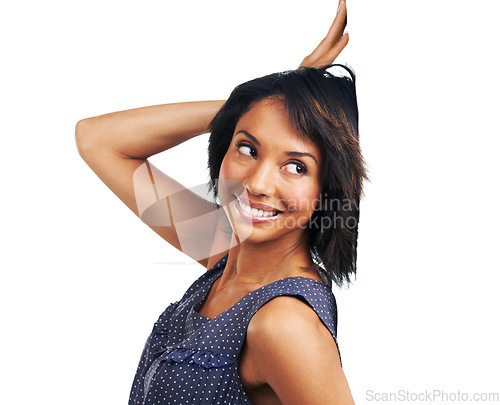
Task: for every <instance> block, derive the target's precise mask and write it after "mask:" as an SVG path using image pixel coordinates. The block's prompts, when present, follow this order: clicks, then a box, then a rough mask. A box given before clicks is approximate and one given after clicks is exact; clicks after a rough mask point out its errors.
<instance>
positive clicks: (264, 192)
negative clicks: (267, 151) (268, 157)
mask: <svg viewBox="0 0 500 405" xmlns="http://www.w3.org/2000/svg"><path fill="white" fill-rule="evenodd" d="M273 169H274V168H273V165H272V164H270V163H264V162H262V163H259V164H257V165H254V166H253V167H252V169H251V172H250V174H249V175H248V176H247V177H246V179H245V181H244V182H243V183H244V184H245V188H246V189H247V191H248V192H249V193H250V194H252V195H255V196H272V195H274V193H275V191H276V182H275V178H274V173H273Z"/></svg>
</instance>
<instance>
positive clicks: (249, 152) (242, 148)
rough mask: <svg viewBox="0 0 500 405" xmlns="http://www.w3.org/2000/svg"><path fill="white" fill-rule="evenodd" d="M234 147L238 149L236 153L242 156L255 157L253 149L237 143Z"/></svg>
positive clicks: (255, 152)
mask: <svg viewBox="0 0 500 405" xmlns="http://www.w3.org/2000/svg"><path fill="white" fill-rule="evenodd" d="M236 147H237V148H238V152H239V153H241V154H242V155H246V156H250V157H255V156H257V151H256V150H255V148H253V147H252V146H250V145H248V144H246V143H239V144H237V145H236Z"/></svg>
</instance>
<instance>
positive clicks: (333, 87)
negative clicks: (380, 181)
mask: <svg viewBox="0 0 500 405" xmlns="http://www.w3.org/2000/svg"><path fill="white" fill-rule="evenodd" d="M345 22H346V9H345V3H344V2H343V1H342V2H340V4H339V8H338V11H337V16H336V18H335V20H334V22H333V24H332V26H331V28H330V30H329V32H328V34H327V36H326V37H325V39H324V40H323V41H322V42H321V43H320V44H319V46H318V47H317V48H316V49H315V51H314V52H313V53H312V54H311V55H309V56H308V57H306V58H305V59H304V61H303V62H302V63H301V68H300V69H298V70H296V71H289V72H285V73H278V74H274V75H269V76H265V77H263V78H259V79H255V80H252V81H250V82H247V83H244V84H242V85H240V86H238V87H237V88H236V89H235V90H234V91H233V93H232V94H231V96H230V97H229V99H228V100H227V102H225V101H203V102H192V103H178V104H168V105H160V106H152V107H145V108H140V109H135V110H129V111H122V112H117V113H112V114H107V115H103V116H100V117H94V118H89V119H85V120H82V121H80V122H79V123H78V124H77V128H76V139H77V145H78V149H79V152H80V154H81V156H82V157H83V159H84V160H85V161H86V162H87V163H88V165H89V166H90V167H91V168H92V170H93V171H94V172H95V173H96V174H97V175H98V176H99V177H100V178H101V180H102V181H103V182H104V183H105V184H106V185H107V186H108V187H109V188H110V189H111V190H112V191H113V192H114V193H115V194H116V195H117V196H118V197H119V198H120V199H121V200H122V201H123V202H124V203H125V204H126V205H127V206H128V207H129V208H130V209H131V210H132V211H133V212H134V213H135V214H136V215H138V216H139V217H141V219H142V220H143V221H144V222H146V223H147V224H148V225H149V226H150V227H151V228H152V229H153V230H154V231H155V232H157V233H158V234H159V235H160V236H161V237H162V238H164V239H165V240H166V241H167V242H169V243H170V244H172V245H173V246H175V247H177V248H178V249H180V250H181V251H183V252H184V253H186V254H187V255H188V256H190V257H192V258H193V259H194V260H196V261H198V262H199V263H200V264H202V265H203V266H204V267H206V268H207V270H208V271H207V272H206V273H205V274H203V275H202V276H201V277H200V278H199V279H198V280H196V281H195V282H194V283H193V285H192V286H191V287H190V288H189V289H188V291H187V292H186V293H185V294H184V296H183V297H182V299H180V300H179V301H177V302H175V303H172V304H171V305H170V306H169V307H167V309H166V310H165V311H164V312H163V313H162V314H161V316H160V317H159V319H158V321H157V322H156V323H155V325H154V327H153V330H152V332H151V335H150V336H149V338H148V340H147V342H146V345H145V347H144V351H143V353H142V356H141V361H140V363H139V366H138V369H137V373H136V376H135V379H134V383H133V386H132V390H131V394H130V400H129V404H134V405H135V404H171V403H175V404H197V403H202V404H212V403H214V404H215V403H217V404H219V403H221V404H223V403H226V404H240V403H253V404H322V405H323V404H330V403H336V404H352V403H353V400H352V396H351V393H350V390H349V387H348V384H347V381H346V379H345V376H344V373H343V371H342V367H341V362H340V354H339V351H338V346H337V341H336V306H335V298H334V296H333V294H332V292H331V285H332V281H335V282H337V283H338V284H341V283H342V281H344V280H346V281H349V275H350V274H352V273H354V272H355V263H356V241H357V219H358V217H359V211H358V209H357V203H358V202H359V198H360V196H361V193H362V180H363V178H365V177H366V175H365V171H364V165H363V160H362V157H361V153H360V149H359V144H358V139H357V106H356V97H355V90H354V75H353V74H352V72H350V71H348V73H349V74H350V76H351V78H348V77H336V76H333V75H331V74H329V73H328V72H327V70H326V68H322V67H324V66H326V65H329V64H331V63H332V62H333V60H334V59H335V58H336V57H337V55H338V54H339V53H340V51H341V50H342V49H343V48H344V47H345V45H346V43H347V40H348V38H347V34H345V35H343V31H344V27H345ZM207 130H210V132H211V137H210V143H209V169H210V175H211V180H212V181H211V185H212V188H213V191H214V192H215V195H216V196H217V197H218V200H219V203H218V204H214V203H211V202H208V201H207V200H205V199H203V198H200V197H199V196H197V195H196V194H195V193H193V192H192V191H190V190H187V189H186V188H184V187H183V186H182V185H180V184H179V183H177V182H175V181H174V180H172V179H171V178H169V177H168V176H166V175H165V174H163V173H161V172H160V171H159V170H158V169H156V168H155V167H154V166H153V165H151V164H150V163H149V162H148V161H147V158H148V157H150V156H152V155H154V154H157V153H159V152H162V151H164V150H166V149H169V148H172V147H174V146H176V145H178V144H180V143H182V142H184V141H186V140H188V139H190V138H192V137H194V136H197V135H200V134H203V133H206V132H207ZM221 208H222V209H221ZM326 220H328V221H326Z"/></svg>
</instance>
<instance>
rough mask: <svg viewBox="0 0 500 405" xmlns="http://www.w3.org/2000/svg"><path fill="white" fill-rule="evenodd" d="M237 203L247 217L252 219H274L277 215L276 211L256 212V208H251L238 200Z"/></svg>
mask: <svg viewBox="0 0 500 405" xmlns="http://www.w3.org/2000/svg"><path fill="white" fill-rule="evenodd" d="M238 203H239V204H240V207H241V208H242V209H243V211H245V212H246V213H247V214H249V215H253V216H254V217H262V218H266V217H274V216H276V215H278V211H264V210H258V209H256V208H251V207H250V206H249V205H245V204H243V203H242V202H241V201H240V200H238Z"/></svg>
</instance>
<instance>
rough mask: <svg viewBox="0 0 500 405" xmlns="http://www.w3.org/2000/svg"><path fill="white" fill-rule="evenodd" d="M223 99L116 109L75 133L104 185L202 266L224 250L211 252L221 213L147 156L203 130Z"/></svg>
mask: <svg viewBox="0 0 500 405" xmlns="http://www.w3.org/2000/svg"><path fill="white" fill-rule="evenodd" d="M223 103H224V101H200V102H189V103H176V104H165V105H157V106H151V107H143V108H137V109H132V110H127V111H119V112H114V113H110V114H105V115H101V116H98V117H92V118H87V119H83V120H81V121H79V122H78V123H77V125H76V131H75V138H76V144H77V147H78V151H79V153H80V155H81V156H82V158H83V159H84V160H85V162H86V163H87V164H88V165H89V167H90V168H91V169H92V170H93V171H94V172H95V174H96V175H97V176H98V177H99V178H100V179H101V180H102V181H103V182H104V184H106V186H108V187H109V189H110V190H111V191H112V192H113V193H114V194H115V195H116V196H117V197H118V198H119V199H120V200H122V201H123V202H124V203H125V204H126V205H127V206H128V207H129V208H130V209H131V210H132V211H133V212H134V213H135V214H136V215H137V216H139V217H140V218H141V219H142V220H143V221H144V222H145V223H146V224H147V225H149V226H150V227H151V229H153V230H154V231H155V232H156V233H157V234H158V235H160V236H161V237H162V238H163V239H165V240H166V241H167V242H169V243H170V244H172V245H173V246H175V247H176V248H178V249H179V250H181V251H183V252H184V253H186V254H187V255H188V256H190V257H192V258H194V259H195V260H197V261H198V262H200V263H201V264H203V265H205V266H209V265H210V264H211V262H212V261H215V260H217V259H218V258H219V257H221V255H222V254H223V253H224V250H225V248H224V247H221V248H219V250H220V252H217V251H215V253H214V251H213V250H212V245H213V242H214V240H213V238H214V236H215V233H214V231H215V229H216V227H217V225H218V221H219V220H220V215H218V214H217V210H216V209H215V206H214V204H212V203H210V202H208V201H206V200H205V199H203V198H200V197H198V196H197V195H196V194H194V193H193V192H191V191H189V190H187V189H186V188H185V187H183V186H182V185H181V184H179V183H178V182H176V181H175V180H173V179H172V178H170V177H169V176H167V175H166V174H164V173H162V172H161V171H160V170H158V169H157V168H155V167H154V166H153V165H152V164H151V163H150V162H149V161H147V158H148V157H150V156H152V155H155V154H157V153H160V152H162V151H165V150H167V149H170V148H172V147H174V146H176V145H178V144H180V143H182V142H184V141H186V140H188V139H191V138H193V137H195V136H197V135H200V134H203V133H205V132H207V126H208V124H209V122H210V121H211V120H212V118H213V117H214V115H215V114H216V113H217V111H218V110H219V109H220V107H221V106H222V105H223ZM196 218H199V219H198V220H196ZM177 224H180V225H179V227H177V226H176V225H177ZM214 254H215V257H213V258H212V260H209V257H211V256H213V255H214Z"/></svg>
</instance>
